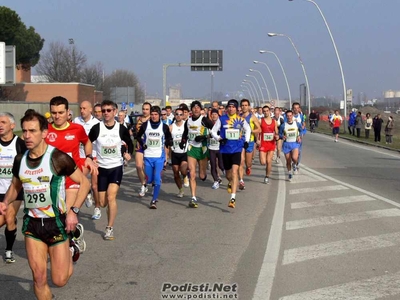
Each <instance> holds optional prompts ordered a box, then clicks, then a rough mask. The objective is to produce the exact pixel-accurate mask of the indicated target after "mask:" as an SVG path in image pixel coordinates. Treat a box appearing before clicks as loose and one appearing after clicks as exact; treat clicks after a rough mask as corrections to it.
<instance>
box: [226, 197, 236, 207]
mask: <svg viewBox="0 0 400 300" xmlns="http://www.w3.org/2000/svg"><path fill="white" fill-rule="evenodd" d="M235 206H236V200H235V198H232V199H231V200H230V201H229V204H228V207H230V208H235Z"/></svg>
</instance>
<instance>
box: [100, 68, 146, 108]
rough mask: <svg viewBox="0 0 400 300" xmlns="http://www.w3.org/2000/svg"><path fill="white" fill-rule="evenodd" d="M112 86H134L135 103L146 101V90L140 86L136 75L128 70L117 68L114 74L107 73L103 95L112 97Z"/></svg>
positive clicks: (108, 97) (107, 97)
mask: <svg viewBox="0 0 400 300" xmlns="http://www.w3.org/2000/svg"><path fill="white" fill-rule="evenodd" d="M112 87H134V88H135V103H143V102H144V91H143V88H142V87H141V86H140V84H139V81H138V79H137V77H136V75H135V74H134V73H133V72H131V71H127V70H115V71H114V72H113V73H112V74H110V75H107V76H106V77H105V79H104V83H103V95H104V98H105V99H111V88H112Z"/></svg>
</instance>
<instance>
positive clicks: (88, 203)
mask: <svg viewBox="0 0 400 300" xmlns="http://www.w3.org/2000/svg"><path fill="white" fill-rule="evenodd" d="M85 205H86V207H92V205H93V196H92V194H91V193H89V194H88V195H87V196H86V199H85Z"/></svg>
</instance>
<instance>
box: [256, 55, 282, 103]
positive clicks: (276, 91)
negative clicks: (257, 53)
mask: <svg viewBox="0 0 400 300" xmlns="http://www.w3.org/2000/svg"><path fill="white" fill-rule="evenodd" d="M253 63H255V64H262V65H264V66H266V67H267V69H268V72H269V75H270V76H271V78H272V83H273V84H274V88H275V94H276V101H277V103H276V105H277V106H278V107H279V106H280V105H279V94H278V89H277V88H276V83H275V78H274V75H272V72H271V69H270V68H269V66H268V65H267V64H266V63H265V62H262V61H258V60H253Z"/></svg>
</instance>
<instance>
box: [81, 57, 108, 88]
mask: <svg viewBox="0 0 400 300" xmlns="http://www.w3.org/2000/svg"><path fill="white" fill-rule="evenodd" d="M103 70H104V67H103V64H102V63H101V62H96V63H94V64H91V65H90V66H85V67H84V68H83V69H82V72H81V80H80V81H81V82H82V83H87V84H92V85H94V86H95V87H96V90H98V91H101V90H103V81H104V71H103Z"/></svg>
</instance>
